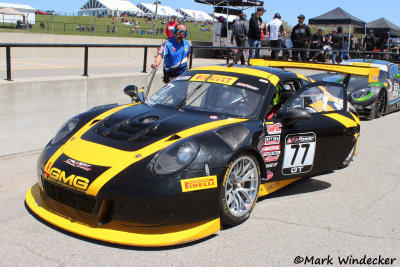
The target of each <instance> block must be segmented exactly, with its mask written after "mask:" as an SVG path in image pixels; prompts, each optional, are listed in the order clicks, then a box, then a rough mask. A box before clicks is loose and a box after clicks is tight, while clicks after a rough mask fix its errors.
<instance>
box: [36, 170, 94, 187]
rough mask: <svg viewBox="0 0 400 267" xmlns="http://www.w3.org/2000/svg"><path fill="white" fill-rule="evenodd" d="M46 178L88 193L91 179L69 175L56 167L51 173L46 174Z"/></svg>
mask: <svg viewBox="0 0 400 267" xmlns="http://www.w3.org/2000/svg"><path fill="white" fill-rule="evenodd" d="M44 178H46V179H48V180H50V181H53V182H56V183H58V184H61V185H64V186H67V187H70V188H73V189H76V190H79V191H86V189H87V188H88V186H89V179H87V178H85V177H81V176H77V175H74V174H71V175H67V174H66V173H65V172H64V171H62V170H60V169H57V168H55V167H53V168H51V169H50V171H49V172H45V173H44Z"/></svg>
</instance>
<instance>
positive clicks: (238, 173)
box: [225, 156, 259, 217]
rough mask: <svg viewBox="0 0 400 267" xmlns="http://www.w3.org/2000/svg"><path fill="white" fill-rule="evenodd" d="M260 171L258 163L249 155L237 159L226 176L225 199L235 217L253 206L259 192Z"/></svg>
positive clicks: (243, 213)
mask: <svg viewBox="0 0 400 267" xmlns="http://www.w3.org/2000/svg"><path fill="white" fill-rule="evenodd" d="M258 183H259V173H258V168H257V164H256V163H255V162H254V160H253V159H252V158H250V157H248V156H242V157H239V158H237V159H236V160H235V162H234V163H233V165H232V167H231V168H230V170H229V173H228V175H227V178H226V186H225V200H226V204H227V207H228V209H229V211H230V213H231V214H232V215H233V216H235V217H241V216H243V215H245V214H246V213H247V212H248V211H249V210H250V209H251V208H252V206H253V204H254V201H255V200H256V199H257V194H258V192H257V191H258Z"/></svg>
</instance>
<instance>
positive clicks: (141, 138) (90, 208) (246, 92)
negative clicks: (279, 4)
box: [26, 60, 379, 246]
mask: <svg viewBox="0 0 400 267" xmlns="http://www.w3.org/2000/svg"><path fill="white" fill-rule="evenodd" d="M252 64H254V65H263V64H265V62H264V61H257V60H255V61H253V62H252ZM316 67H318V68H328V69H330V68H333V67H332V66H328V65H318V64H316ZM334 67H336V68H337V66H334ZM340 68H341V69H340V71H342V72H345V73H350V74H352V73H358V74H360V75H366V76H368V77H370V78H372V77H373V76H374V75H375V74H376V71H378V72H379V70H377V69H375V68H365V67H351V66H341V67H340ZM125 92H126V93H127V94H128V95H130V96H131V97H132V98H133V99H135V100H139V102H137V103H132V104H127V105H109V106H99V107H96V108H93V109H91V110H89V111H87V112H85V113H82V114H79V115H77V116H75V117H73V118H71V119H70V120H69V121H67V122H66V123H65V124H64V125H63V126H62V127H61V128H60V130H59V131H58V133H57V134H56V135H55V137H54V138H53V139H52V140H51V141H50V142H49V143H48V145H47V146H46V147H45V149H44V150H43V152H42V154H41V155H40V158H39V160H38V167H37V170H38V179H39V182H38V183H37V184H36V185H34V186H33V187H32V188H31V189H30V190H29V191H28V192H27V194H26V204H27V206H28V207H29V209H30V210H31V211H32V212H33V213H34V214H36V215H37V216H39V217H40V218H42V219H43V220H45V221H46V222H48V223H50V224H53V225H55V226H57V227H60V228H62V229H65V230H67V231H69V232H73V233H76V234H78V235H82V236H85V237H90V238H94V239H98V240H102V241H106V242H112V243H118V244H126V245H135V246H166V245H173V244H180V243H185V242H190V241H192V240H196V239H200V238H203V237H206V236H209V235H211V234H213V233H215V232H217V231H218V230H220V229H221V225H237V224H240V223H242V222H243V221H245V220H246V219H247V218H248V217H249V215H250V213H251V211H252V210H253V208H254V205H255V204H256V201H257V198H258V197H261V196H265V195H267V194H269V193H271V192H274V191H276V190H278V189H280V188H282V187H284V186H286V185H288V184H290V183H292V182H294V181H296V180H298V179H300V178H301V177H305V176H310V175H314V174H317V173H321V172H325V171H328V170H335V169H339V168H342V167H345V166H347V165H348V164H349V163H350V161H351V159H352V157H353V155H354V154H355V152H356V145H357V140H358V136H359V132H360V125H359V118H358V115H357V113H356V111H355V110H354V109H352V107H351V105H350V104H348V102H347V101H346V95H347V94H346V86H345V85H343V84H341V83H330V82H317V83H312V81H311V80H310V79H308V78H306V77H305V76H303V75H299V74H295V73H292V72H288V71H284V70H279V69H274V68H268V67H263V66H249V67H247V66H246V67H235V66H208V67H198V68H194V69H191V70H189V71H187V72H185V73H184V74H182V75H181V76H179V77H178V78H176V79H175V80H174V81H172V82H171V83H169V84H167V85H165V86H164V87H163V88H161V89H160V90H159V91H158V92H156V93H155V94H154V95H153V96H151V97H150V98H147V99H144V97H143V90H138V89H137V87H135V86H128V87H127V88H126V89H125Z"/></svg>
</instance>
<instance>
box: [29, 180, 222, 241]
mask: <svg viewBox="0 0 400 267" xmlns="http://www.w3.org/2000/svg"><path fill="white" fill-rule="evenodd" d="M40 190H41V189H40V187H39V184H35V185H34V186H32V187H31V188H30V189H29V190H28V192H27V193H26V196H25V201H26V204H27V205H28V207H29V208H30V209H31V210H32V212H33V213H35V214H36V215H37V216H39V217H40V218H42V219H43V220H45V221H46V222H48V223H50V224H52V225H54V226H57V227H59V228H61V229H64V230H66V231H68V232H72V233H74V234H78V235H81V236H84V237H89V238H93V239H96V240H101V241H105V242H110V243H114V244H121V245H129V246H143V247H161V246H171V245H178V244H183V243H188V242H192V241H195V240H199V239H202V238H204V237H207V236H210V235H212V234H213V233H215V232H217V231H219V230H220V229H221V222H220V219H219V218H218V219H214V220H211V221H206V222H201V223H194V224H190V225H183V226H168V227H153V228H150V229H149V228H137V227H130V228H129V231H121V230H116V229H110V228H106V227H91V226H89V225H85V224H81V223H79V222H75V221H72V220H70V219H68V218H65V217H62V216H60V215H58V214H56V213H53V212H52V211H50V210H49V209H48V207H47V205H46V203H45V202H44V201H43V199H42V197H41V193H40Z"/></svg>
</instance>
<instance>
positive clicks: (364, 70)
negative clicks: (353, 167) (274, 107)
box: [250, 59, 380, 83]
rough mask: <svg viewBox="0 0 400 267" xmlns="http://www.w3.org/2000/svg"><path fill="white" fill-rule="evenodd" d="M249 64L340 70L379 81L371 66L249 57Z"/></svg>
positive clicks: (369, 80)
mask: <svg viewBox="0 0 400 267" xmlns="http://www.w3.org/2000/svg"><path fill="white" fill-rule="evenodd" d="M250 65H251V66H265V67H272V68H301V69H315V70H325V71H334V72H341V73H347V74H353V75H361V76H368V82H370V83H371V82H378V81H379V71H380V70H379V68H376V67H371V66H354V65H352V66H348V65H335V64H319V63H303V62H294V61H275V60H264V59H251V60H250Z"/></svg>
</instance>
